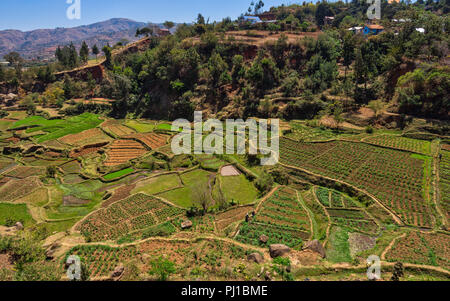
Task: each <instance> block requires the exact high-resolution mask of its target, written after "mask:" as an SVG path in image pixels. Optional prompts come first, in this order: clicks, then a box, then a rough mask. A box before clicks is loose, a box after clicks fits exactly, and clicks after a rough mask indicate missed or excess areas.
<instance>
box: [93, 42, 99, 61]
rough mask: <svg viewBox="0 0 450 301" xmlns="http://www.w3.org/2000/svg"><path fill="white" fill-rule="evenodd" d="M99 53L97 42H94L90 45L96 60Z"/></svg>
mask: <svg viewBox="0 0 450 301" xmlns="http://www.w3.org/2000/svg"><path fill="white" fill-rule="evenodd" d="M99 53H100V50H99V49H98V47H97V44H95V45H94V46H93V47H92V54H94V55H95V60H97V56H98V54H99Z"/></svg>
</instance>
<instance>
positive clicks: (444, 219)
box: [431, 142, 448, 228]
mask: <svg viewBox="0 0 450 301" xmlns="http://www.w3.org/2000/svg"><path fill="white" fill-rule="evenodd" d="M431 145H432V147H433V142H432V144H431ZM440 150H441V146H440V144H438V145H437V147H436V150H435V151H434V153H433V150H431V152H432V153H433V173H434V177H433V181H432V186H433V191H434V193H433V202H434V205H435V206H436V211H437V212H438V214H439V215H440V217H441V220H442V224H443V225H444V226H445V228H448V220H447V216H446V215H445V214H444V213H443V212H442V210H441V206H440V199H441V190H440V180H441V178H440V170H439V164H440V162H439V161H440V160H439V153H440Z"/></svg>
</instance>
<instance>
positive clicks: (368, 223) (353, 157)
mask: <svg viewBox="0 0 450 301" xmlns="http://www.w3.org/2000/svg"><path fill="white" fill-rule="evenodd" d="M83 120H84V121H86V124H85V125H83V126H79V125H76V126H75V125H74V123H75V122H84V121H83ZM100 122H102V123H101V124H99V123H100ZM158 123H159V122H157V121H146V120H112V119H108V118H106V117H102V118H99V117H98V116H97V115H94V114H86V115H80V116H77V117H76V118H75V117H67V118H64V119H52V120H50V119H49V120H48V119H45V118H44V119H42V118H41V117H36V116H33V117H27V118H24V119H23V120H10V121H8V122H5V123H4V124H3V127H2V124H1V123H0V131H1V135H0V148H3V150H4V151H3V152H1V154H0V209H1V210H0V226H3V227H0V231H3V229H4V228H6V229H9V228H7V227H6V226H8V227H11V225H14V224H15V223H16V222H17V221H21V222H23V224H24V227H25V230H24V231H23V232H19V233H28V232H27V231H36V233H39V235H42V236H45V238H47V237H49V236H53V235H54V237H58V236H64V238H62V239H61V241H62V242H64V244H65V245H64V244H63V245H64V248H66V246H68V245H70V247H73V248H72V249H71V250H70V251H68V252H67V249H64V252H61V253H59V254H61V256H60V257H58V258H57V259H55V260H58V262H60V261H62V260H63V259H64V257H65V256H66V255H79V256H80V257H81V260H82V261H83V262H84V263H85V265H86V266H87V268H88V273H89V275H90V277H92V278H94V279H103V278H102V277H105V278H106V277H108V276H109V275H110V273H111V272H112V271H113V270H114V269H115V267H116V266H117V265H119V263H124V264H129V263H130V261H133V260H134V259H138V260H135V261H134V263H133V264H135V263H136V262H138V266H139V267H138V269H139V272H140V273H147V271H148V269H149V266H148V261H149V258H148V256H149V255H151V256H152V258H153V256H158V255H161V254H162V253H164V254H166V255H167V256H168V258H171V260H173V261H174V262H176V263H177V264H179V265H180V269H182V270H183V271H184V272H183V273H185V274H183V277H188V278H189V277H190V278H189V279H192V280H195V279H197V278H198V277H200V276H199V275H203V277H207V276H205V275H206V274H204V273H212V274H211V275H218V274H217V273H229V271H228V269H225V268H226V267H228V265H230V260H231V262H232V263H233V264H234V263H236V262H238V261H237V260H239V264H243V266H246V268H245V269H244V268H243V267H240V266H239V265H237V266H236V265H235V266H231V267H232V270H231V271H232V273H233V275H235V273H236V271H238V270H240V269H243V270H245V271H253V270H252V269H253V263H251V266H249V262H248V260H247V255H249V254H251V253H254V252H260V253H261V254H264V255H265V257H266V259H267V257H268V255H269V254H266V253H267V248H268V246H269V245H271V244H286V245H287V246H289V247H291V248H292V251H291V253H290V255H289V256H290V258H291V260H292V261H291V263H295V264H297V263H299V264H301V265H302V268H304V267H306V266H308V267H309V265H311V266H315V267H317V268H318V269H320V271H322V268H323V269H324V270H323V271H324V272H325V273H327V275H330V271H332V267H334V265H341V264H342V263H346V266H349V269H358V268H359V267H357V266H358V265H359V266H361V265H363V264H365V260H366V258H367V256H368V254H376V255H378V256H382V255H383V258H384V257H385V260H387V261H390V262H397V261H401V262H404V263H405V264H406V263H410V264H417V265H420V269H429V268H430V267H429V266H432V267H436V268H444V269H447V270H449V271H450V265H449V254H450V250H449V249H448V247H447V245H448V242H449V238H448V237H449V235H448V228H446V225H445V224H443V223H440V220H441V218H440V217H439V216H438V215H439V214H440V211H442V213H444V214H445V215H446V218H447V219H448V217H449V216H450V199H449V195H450V188H449V187H450V174H449V171H450V150H448V147H447V146H445V145H440V143H441V141H439V140H434V141H432V142H429V141H425V140H418V139H411V138H406V137H402V136H400V133H399V132H398V131H392V132H391V131H389V130H383V131H378V130H375V133H374V134H369V133H366V132H361V133H359V132H358V133H359V134H355V132H344V131H334V130H330V129H325V128H322V127H314V126H313V122H311V123H309V122H294V123H293V124H291V126H287V123H285V129H286V130H288V131H289V130H291V131H292V132H290V133H287V137H288V138H286V137H283V138H281V141H280V155H281V158H280V163H281V165H279V166H271V167H262V166H259V165H258V164H257V163H255V164H254V163H252V162H251V160H250V159H251V158H250V157H249V156H240V155H223V156H221V155H196V154H192V155H191V154H185V155H177V156H175V155H174V154H173V153H172V151H171V146H170V139H171V135H173V134H174V133H172V134H170V133H169V132H168V131H167V130H168V129H169V127H170V124H169V123H160V124H159V125H158ZM71 127H75V128H74V129H72V128H71ZM153 130H155V132H154V131H153ZM161 133H168V134H161ZM387 133H389V134H387ZM11 138H12V139H11ZM438 150H439V152H438ZM438 154H439V155H440V156H438ZM119 165H120V166H119ZM223 166H234V167H233V168H229V169H227V168H225V169H223V170H221V168H222V167H223ZM437 167H438V169H436V168H437ZM437 171H438V172H439V173H437ZM437 174H439V178H437V177H436V178H433V177H434V176H435V175H437ZM437 184H439V185H437ZM203 192H205V193H206V195H207V203H208V204H206V205H205V204H201V203H200V198H199V195H200V194H199V193H203ZM269 193H270V195H268V194H269ZM372 197H373V198H372ZM435 202H436V204H438V205H439V207H438V208H436V206H434V203H435ZM202 205H205V207H206V210H203V208H202ZM195 208H197V209H195ZM437 209H439V211H438V210H437ZM438 217H439V218H438ZM188 220H189V221H190V222H192V226H191V227H189V226H186V225H185V224H186V223H185V222H186V221H188ZM397 221H401V222H398V223H397ZM182 224H183V225H184V226H182ZM188 224H189V223H188ZM8 231H12V230H8ZM12 232H14V231H12ZM9 233H11V232H9ZM403 234H405V236H401V235H403ZM263 235H264V236H267V242H264V241H265V237H263ZM52 238H53V237H52ZM395 238H397V240H394V239H395ZM55 239H56V238H55ZM313 239H317V240H318V241H319V243H320V244H322V246H323V247H324V250H325V253H326V254H325V256H321V254H320V255H319V254H317V253H315V252H313V251H311V250H307V251H305V250H303V248H304V247H305V244H306V243H308V242H310V241H311V240H313ZM141 240H143V241H144V242H141ZM57 241H58V242H61V241H59V239H57ZM75 245H76V246H75ZM117 246H122V247H121V248H119V247H117ZM264 250H265V251H264ZM149 252H151V254H149ZM58 256H59V255H58ZM202 256H204V257H202ZM141 262H142V263H141ZM219 264H221V266H219ZM264 264H267V265H272V264H273V263H272V262H271V261H266V262H265V263H264ZM295 264H294V266H295ZM190 265H193V266H195V267H196V268H195V269H194V268H192V266H190ZM126 266H127V268H126V269H128V268H129V267H130V266H129V265H126ZM131 266H132V265H131ZM248 267H250V268H248ZM256 267H258V272H259V271H260V269H259V267H260V266H258V265H256V264H255V270H256ZM353 267H354V268H353ZM62 270H63V268H62ZM222 270H223V271H222ZM128 271H129V270H127V272H128ZM205 271H207V272H205ZM218 271H219V272H218ZM355 271H356V270H355ZM421 271H422V270H421ZM314 272H315V271H314ZM353 272H354V271H353V270H352V273H353ZM320 273H321V272H320ZM355 273H356V272H355ZM358 273H359V272H358ZM221 275H222V274H221ZM245 277H247V276H245ZM311 277H313V276H311ZM202 279H203V278H202ZM249 279H251V278H249Z"/></svg>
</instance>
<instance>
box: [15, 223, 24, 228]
mask: <svg viewBox="0 0 450 301" xmlns="http://www.w3.org/2000/svg"><path fill="white" fill-rule="evenodd" d="M15 227H16V229H17V230H23V224H22V223H21V222H17V223H16V225H15Z"/></svg>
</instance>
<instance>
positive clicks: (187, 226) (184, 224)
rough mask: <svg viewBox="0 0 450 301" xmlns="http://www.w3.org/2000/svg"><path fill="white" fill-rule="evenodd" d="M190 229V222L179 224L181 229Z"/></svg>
mask: <svg viewBox="0 0 450 301" xmlns="http://www.w3.org/2000/svg"><path fill="white" fill-rule="evenodd" d="M191 227H192V222H191V221H189V220H187V221H184V222H182V223H181V229H183V230H184V229H189V228H191Z"/></svg>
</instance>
